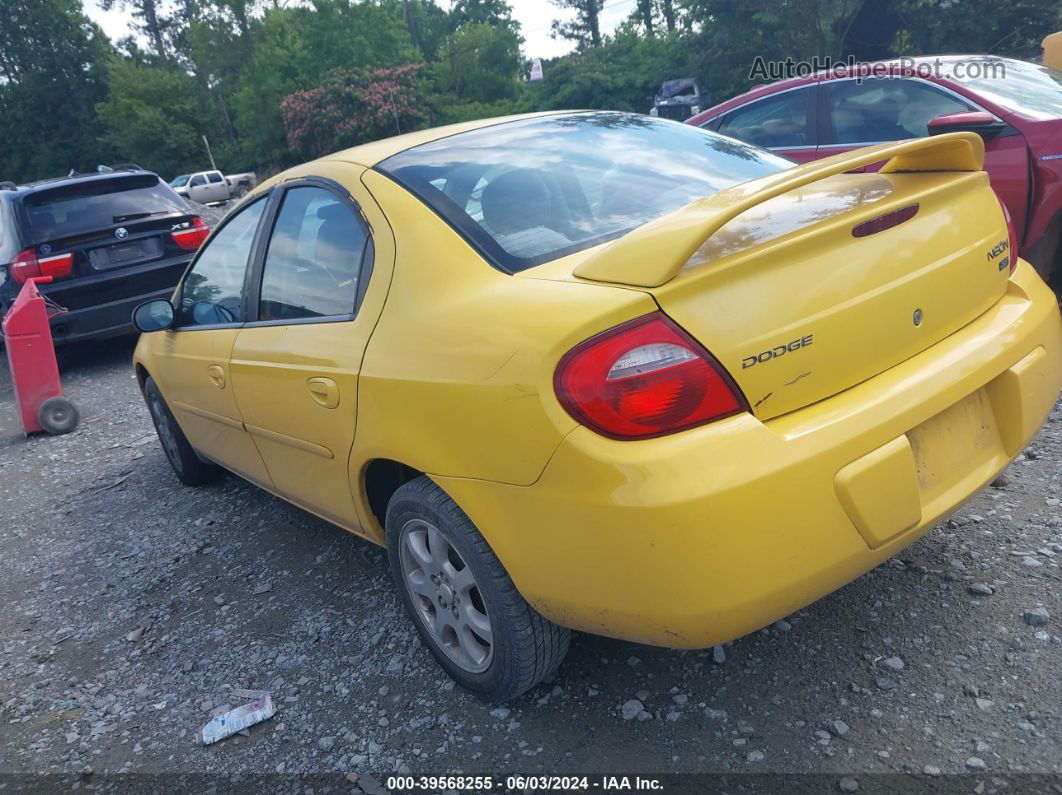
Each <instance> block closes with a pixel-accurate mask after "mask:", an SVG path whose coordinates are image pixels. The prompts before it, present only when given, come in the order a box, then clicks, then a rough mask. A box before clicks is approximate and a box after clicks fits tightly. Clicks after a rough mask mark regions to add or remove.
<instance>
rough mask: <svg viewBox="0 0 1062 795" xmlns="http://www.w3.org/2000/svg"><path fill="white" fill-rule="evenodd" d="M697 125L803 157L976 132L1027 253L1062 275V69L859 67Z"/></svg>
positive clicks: (754, 98) (774, 89)
mask: <svg viewBox="0 0 1062 795" xmlns="http://www.w3.org/2000/svg"><path fill="white" fill-rule="evenodd" d="M686 123H687V124H694V125H697V126H700V127H705V128H707V129H709V130H714V131H716V132H719V133H722V134H724V135H729V136H731V137H733V138H738V139H740V140H742V141H746V142H748V143H752V144H755V145H757V146H760V147H764V148H766V149H770V150H772V151H774V152H777V153H778V154H781V155H785V156H786V157H789V158H791V159H793V160H797V161H801V162H805V161H808V160H817V159H818V158H822V157H828V156H829V155H835V154H838V153H840V152H847V151H848V150H850V149H856V148H858V147H861V146H867V145H869V144H875V143H881V142H883V141H895V140H899V139H903V138H920V137H924V136H927V135H935V134H939V133H943V132H954V131H956V130H970V131H974V132H977V133H979V134H980V135H981V136H982V137H983V138H984V140H985V170H986V171H987V172H988V174H989V177H990V179H991V181H992V185H993V187H994V188H995V189H996V193H997V194H998V195H999V196H1000V198H1001V199H1002V200H1003V203H1004V204H1005V205H1006V207H1007V209H1008V210H1009V211H1010V215H1011V218H1012V219H1013V221H1014V227H1015V230H1016V231H1017V234H1018V238H1019V248H1020V253H1021V255H1022V256H1023V257H1024V258H1025V259H1027V260H1029V261H1030V262H1032V263H1033V264H1034V265H1035V266H1036V268H1037V270H1038V271H1039V272H1040V273H1041V274H1042V275H1044V276H1046V275H1047V274H1048V273H1049V272H1050V271H1051V270H1052V269H1057V271H1056V272H1060V273H1062V245H1060V242H1062V71H1059V70H1057V69H1050V68H1048V67H1046V66H1040V65H1037V64H1032V63H1026V62H1024V61H1015V60H1011V59H1009V58H998V57H994V56H957V55H953V56H937V57H932V56H931V57H925V58H917V59H911V58H907V59H903V60H899V61H884V62H877V63H872V64H857V65H855V66H853V67H846V68H844V69H834V70H830V71H827V72H819V73H816V74H813V75H811V76H808V77H798V78H793V79H789V80H783V81H780V82H777V83H771V84H769V85H764V86H757V87H756V88H754V89H752V90H751V91H748V92H746V93H744V94H742V95H741V96H738V97H734V98H733V99H731V100H728V101H727V102H723V103H721V104H719V105H716V106H714V107H712V108H709V109H708V110H705V111H703V112H702V113H699V114H697V115H696V116H694V117H692V118H691V119H689V120H688V121H687V122H686ZM877 167H878V166H877V165H875V166H869V167H867V168H866V169H860V170H866V171H873V170H876V168H877Z"/></svg>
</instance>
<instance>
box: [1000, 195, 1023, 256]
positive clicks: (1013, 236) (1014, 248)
mask: <svg viewBox="0 0 1062 795" xmlns="http://www.w3.org/2000/svg"><path fill="white" fill-rule="evenodd" d="M996 198H997V199H999V206H1000V207H1002V208H1003V217H1004V218H1005V219H1006V221H1007V245H1008V246H1009V247H1010V251H1008V252H1007V254H1008V256H1009V257H1010V272H1011V273H1014V269H1015V268H1016V267H1018V233H1017V232H1016V231H1015V230H1014V219H1013V218H1011V217H1010V210H1008V209H1007V205H1005V204H1004V203H1003V199H1001V198H1000V197H999V194H998V193H997V194H996Z"/></svg>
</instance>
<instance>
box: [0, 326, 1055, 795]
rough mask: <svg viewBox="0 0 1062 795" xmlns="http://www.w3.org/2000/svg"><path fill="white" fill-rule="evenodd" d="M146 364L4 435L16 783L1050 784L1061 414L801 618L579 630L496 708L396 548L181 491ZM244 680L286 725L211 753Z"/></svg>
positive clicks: (268, 509) (0, 550)
mask: <svg viewBox="0 0 1062 795" xmlns="http://www.w3.org/2000/svg"><path fill="white" fill-rule="evenodd" d="M131 350H132V342H131V341H130V340H126V341H112V342H110V343H108V344H105V345H101V346H99V348H97V349H94V350H90V351H88V352H87V353H86V354H85V355H84V356H83V357H80V358H79V359H78V360H77V361H76V362H75V363H74V364H73V365H72V366H71V367H69V368H68V369H67V371H66V373H65V374H64V381H65V383H66V385H67V386H68V387H69V393H70V395H71V397H72V398H73V399H74V400H75V401H76V402H78V403H79V405H81V406H82V410H83V417H85V418H86V420H87V421H86V422H85V423H84V424H83V426H82V427H81V428H79V429H78V430H77V431H75V432H74V433H72V434H70V435H68V436H64V437H54V438H35V439H31V440H29V441H28V442H27V443H26V444H25V445H24V446H20V447H11V446H7V445H6V444H4V443H0V474H2V475H3V480H4V481H5V482H4V483H3V484H2V485H3V489H4V491H3V492H2V494H6V495H9V496H6V497H4V499H6V500H7V504H8V505H13V506H17V508H18V517H17V518H18V520H17V521H13V522H10V523H8V525H7V526H6V527H5V528H4V532H3V533H0V558H2V559H3V560H4V561H5V567H4V576H3V577H2V578H0V604H4V605H5V606H6V607H5V610H4V611H0V758H4V759H5V760H7V761H6V762H5V768H9V769H15V770H30V769H32V770H51V771H80V770H82V769H83V767H85V766H90V767H92V768H93V769H95V770H96V771H101V772H102V771H113V770H118V769H123V768H124V769H127V770H132V771H147V772H166V771H179V772H192V771H200V772H202V771H211V772H213V773H216V774H236V773H261V772H266V773H271V772H283V773H299V772H322V771H326V772H340V773H345V772H350V771H359V772H372V773H373V774H374V775H376V776H381V775H383V776H386V775H387V774H389V773H393V772H398V771H400V770H402V769H404V768H405V769H409V770H412V771H414V772H419V773H440V772H443V771H447V770H450V771H452V770H455V769H458V768H461V769H463V770H464V771H466V772H484V773H491V774H495V775H496V774H499V773H502V772H519V773H537V772H551V773H557V772H580V771H591V770H593V771H599V772H600V771H608V772H620V771H624V770H627V771H629V770H632V769H634V768H637V769H639V770H643V771H644V770H653V771H657V772H662V771H676V772H681V771H703V770H708V771H722V772H726V771H752V772H766V771H785V772H801V771H807V772H818V773H823V772H826V773H840V772H845V773H850V772H853V771H858V772H861V773H878V772H881V773H888V772H893V773H896V772H899V773H912V772H913V773H920V772H921V771H922V770H923V768H924V767H925V766H930V767H933V768H940V769H941V770H943V771H945V772H965V771H967V770H968V769H972V768H969V766H968V765H967V762H968V761H969V760H971V759H978V760H980V761H982V762H983V763H984V764H985V766H986V767H987V769H989V770H991V771H993V773H996V772H999V773H1006V772H1009V771H1016V770H1033V771H1054V772H1062V771H1060V770H1059V769H1058V767H1059V759H1060V757H1059V755H1058V737H1059V736H1060V734H1062V704H1060V699H1059V691H1058V680H1057V673H1056V672H1057V671H1058V670H1060V669H1062V643H1059V642H1058V641H1057V639H1056V636H1057V634H1058V630H1057V626H1055V625H1050V626H1047V627H1046V628H1045V629H1041V628H1038V627H1032V626H1029V625H1027V624H1026V623H1025V622H1024V621H1023V620H1022V611H1023V610H1024V609H1028V608H1031V607H1035V606H1036V605H1037V604H1043V605H1044V606H1046V608H1047V609H1048V610H1049V611H1050V613H1051V615H1052V616H1058V615H1062V591H1060V589H1059V588H1058V583H1059V582H1060V581H1062V577H1060V568H1059V565H1058V563H1057V562H1056V561H1058V560H1062V557H1055V556H1053V555H1051V554H1048V553H1050V552H1051V550H1052V549H1053V547H1051V545H1052V544H1054V545H1056V546H1057V543H1058V542H1059V541H1062V538H1060V535H1062V521H1060V520H1059V517H1058V508H1057V498H1058V496H1059V495H1058V490H1059V483H1058V477H1057V472H1058V462H1059V461H1060V460H1062V409H1057V408H1056V410H1055V413H1054V415H1053V416H1052V422H1050V423H1049V424H1048V425H1047V427H1046V428H1045V429H1044V431H1042V432H1041V434H1040V436H1039V437H1038V439H1037V441H1036V442H1035V443H1034V445H1033V447H1032V448H1031V449H1030V450H1029V451H1027V452H1026V454H1023V455H1022V456H1021V457H1019V460H1018V461H1017V462H1015V463H1014V464H1013V465H1012V466H1011V467H1010V468H1009V469H1008V471H1007V474H1006V477H1005V478H1004V479H1002V480H1000V481H998V482H997V484H996V487H995V488H991V489H988V490H986V491H985V492H984V493H982V494H980V495H979V496H978V497H976V498H975V499H974V500H973V501H972V502H971V504H970V505H969V506H968V507H966V508H964V509H963V510H962V511H960V513H959V514H957V515H956V516H955V517H954V518H953V519H951V520H949V521H947V522H945V523H943V524H942V525H941V526H940V527H938V528H936V529H935V530H934V531H932V532H931V533H930V534H929V535H927V536H926V537H925V538H924V539H922V540H920V541H918V542H917V543H915V544H914V545H912V546H911V547H909V548H908V549H907V550H905V551H904V552H903V553H901V554H900V555H899V557H898V558H896V559H894V560H892V561H890V562H888V563H887V564H885V565H883V566H880V567H878V568H877V569H875V570H874V571H872V572H870V573H868V574H867V575H865V576H864V577H862V578H860V579H858V580H856V581H855V582H853V583H852V584H850V585H848V586H846V587H844V588H842V589H841V590H839V591H837V592H836V593H834V594H832V595H830V596H828V597H826V598H824V599H822V600H820V601H818V602H816V603H815V604H813V605H811V606H809V607H808V608H805V609H804V610H801V611H798V612H797V613H796V614H795V615H793V616H789V617H787V619H786V620H785V622H783V623H779V624H776V625H774V626H772V627H768V628H765V629H764V630H761V631H759V632H756V633H753V634H752V635H749V636H747V637H745V638H742V639H739V640H737V641H735V642H734V643H732V644H727V645H726V646H724V647H723V648H722V650H715V651H713V650H711V649H705V650H694V651H672V650H666V649H656V648H651V647H646V646H640V645H637V644H632V643H625V642H620V641H614V640H609V639H605V638H598V637H592V636H588V635H576V636H575V637H574V639H573V643H572V648H571V652H570V654H569V656H568V659H567V661H566V663H565V664H564V666H562V668H561V670H560V672H559V673H558V675H557V677H556V679H555V680H554V681H552V682H548V683H545V684H543V685H540V686H539V687H537V688H535V689H534V690H533V691H532V692H531V693H529V694H527V695H526V696H524V697H522V698H520V699H518V700H516V701H514V702H513V703H511V704H507V705H504V706H499V705H491V704H485V703H483V702H482V701H480V700H478V699H477V698H475V697H473V696H471V695H470V694H468V693H466V692H464V691H462V690H461V689H460V688H458V687H455V686H454V684H453V682H452V681H450V680H449V679H448V678H447V677H446V676H445V675H444V674H443V673H442V671H441V670H440V669H439V667H438V666H437V665H436V664H435V662H434V660H433V659H432V658H431V656H430V654H429V653H428V651H427V650H426V649H425V648H424V647H423V646H422V644H420V642H419V641H418V639H417V637H416V633H415V631H414V630H413V627H412V625H411V624H410V622H409V620H408V619H407V618H406V617H405V615H404V614H403V612H402V609H401V605H400V602H399V599H398V595H397V593H396V591H395V588H394V586H393V584H392V582H391V579H390V576H389V573H388V570H387V566H386V560H385V556H384V553H383V552H382V550H380V549H378V548H376V547H374V546H372V545H370V544H368V543H367V542H365V541H362V540H360V539H357V538H354V537H352V536H350V535H349V534H347V533H345V532H343V531H342V530H339V529H338V528H335V527H333V526H332V525H330V524H328V523H326V522H323V521H321V520H318V519H316V518H315V517H313V516H311V515H309V514H307V513H305V512H303V511H301V510H299V509H297V508H295V507H293V506H291V505H288V504H287V503H284V502H283V501H281V500H279V499H277V498H275V497H272V496H270V495H269V494H267V493H265V492H263V491H261V490H259V489H257V488H255V487H254V486H251V485H249V484H247V483H245V482H243V481H241V480H240V479H238V478H236V477H233V476H226V477H223V478H221V479H220V480H219V481H218V482H217V483H214V484H211V485H209V486H207V487H203V488H198V489H189V488H185V487H183V486H181V485H180V484H179V483H178V482H177V481H176V479H175V478H174V477H173V474H172V472H171V471H170V469H169V465H168V464H167V462H166V459H165V457H164V455H163V453H162V450H161V448H160V447H159V445H158V442H157V439H156V438H155V436H154V432H153V430H152V428H151V424H150V418H149V417H148V415H147V412H146V410H145V408H144V405H143V401H142V400H141V399H140V395H139V392H138V389H137V386H136V381H135V379H134V378H133V376H132V371H131V368H130V367H129V355H130V353H131ZM0 383H6V381H0ZM8 394H9V392H8ZM10 406H11V404H10V401H9V400H5V401H4V403H3V406H2V407H0V408H2V410H3V411H4V412H8V411H9V410H10ZM5 417H6V414H5ZM2 427H3V428H4V433H3V436H4V439H5V440H6V439H7V438H8V436H9V427H10V426H9V423H7V422H6V421H5V422H4V423H3V424H2ZM1051 500H1056V502H1055V503H1054V504H1052V502H1051ZM1016 553H1028V554H1016ZM1058 553H1062V547H1059V548H1058ZM1058 553H1056V554H1058ZM1029 560H1031V561H1033V563H1037V564H1039V565H1032V564H1030V563H1029V562H1028V561H1029ZM625 576H630V577H638V576H639V572H638V570H637V569H636V568H635V569H632V570H631V571H630V572H627V573H626V575H625ZM974 585H983V586H986V587H985V588H982V589H981V591H987V593H977V592H972V591H971V586H974ZM1054 620H1055V621H1057V619H1054ZM1046 630H1050V632H1048V631H1046ZM1038 632H1040V633H1041V634H1040V635H1038V634H1037V633H1038ZM1041 635H1042V636H1041ZM720 651H721V653H720ZM233 688H249V689H266V690H268V691H269V692H270V693H271V694H272V695H273V698H274V700H275V702H276V703H277V705H278V713H277V716H276V717H275V718H274V719H272V720H270V721H267V722H265V723H263V724H260V725H258V726H255V727H253V728H252V729H251V730H250V732H249V735H248V736H246V737H241V736H237V737H233V738H230V739H228V740H226V741H224V742H222V743H218V744H217V745H213V746H209V747H205V748H204V747H203V746H202V745H201V744H200V743H199V742H197V732H198V730H199V728H200V727H201V726H202V725H203V724H204V723H206V721H207V720H209V718H210V716H211V714H212V713H213V712H214V711H215V710H217V709H220V708H222V707H225V706H235V705H236V704H237V703H240V702H239V697H238V696H234V695H233V694H232V693H231V690H232V689H233ZM630 702H637V708H636V709H635V708H634V706H635V705H631V706H628V704H629V703H630ZM826 789H829V790H835V789H836V782H830V783H829V784H828V785H827V786H826Z"/></svg>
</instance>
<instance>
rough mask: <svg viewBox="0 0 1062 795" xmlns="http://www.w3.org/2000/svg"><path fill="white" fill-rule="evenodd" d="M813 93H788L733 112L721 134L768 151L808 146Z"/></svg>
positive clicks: (806, 91)
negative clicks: (809, 109) (809, 100)
mask: <svg viewBox="0 0 1062 795" xmlns="http://www.w3.org/2000/svg"><path fill="white" fill-rule="evenodd" d="M811 90H812V87H811V86H809V87H807V88H799V89H796V90H795V91H786V92H785V93H782V94H778V95H776V96H773V97H767V98H766V99H761V100H758V101H756V102H753V103H751V104H749V105H746V106H745V107H743V108H738V109H737V110H733V111H731V112H730V113H727V114H726V115H725V116H724V117H723V121H722V123H721V124H720V125H719V128H718V132H720V133H721V134H723V135H729V136H730V137H732V138H739V139H741V140H742V141H748V142H749V143H750V144H755V145H756V146H762V147H764V148H768V147H773V146H807V145H808V144H809V143H810V140H809V138H808V97H810V95H811Z"/></svg>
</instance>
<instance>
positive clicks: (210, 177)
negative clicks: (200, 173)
mask: <svg viewBox="0 0 1062 795" xmlns="http://www.w3.org/2000/svg"><path fill="white" fill-rule="evenodd" d="M206 178H207V186H208V187H209V188H210V201H212V202H223V201H228V198H229V186H228V184H227V183H226V182H225V177H223V176H222V175H221V172H220V171H208V172H207V175H206Z"/></svg>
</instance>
